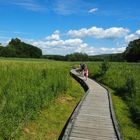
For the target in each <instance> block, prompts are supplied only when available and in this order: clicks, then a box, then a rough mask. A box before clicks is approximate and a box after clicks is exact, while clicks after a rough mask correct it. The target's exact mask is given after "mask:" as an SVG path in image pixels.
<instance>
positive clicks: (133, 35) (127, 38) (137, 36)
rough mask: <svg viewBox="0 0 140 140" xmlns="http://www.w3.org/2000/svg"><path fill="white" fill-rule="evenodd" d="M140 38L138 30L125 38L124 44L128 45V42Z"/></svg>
mask: <svg viewBox="0 0 140 140" xmlns="http://www.w3.org/2000/svg"><path fill="white" fill-rule="evenodd" d="M138 38H140V30H137V31H136V32H135V33H133V34H130V35H127V36H125V42H126V43H127V44H128V43H129V42H130V41H133V40H135V39H138Z"/></svg>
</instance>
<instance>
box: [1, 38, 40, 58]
mask: <svg viewBox="0 0 140 140" xmlns="http://www.w3.org/2000/svg"><path fill="white" fill-rule="evenodd" d="M0 56H3V57H22V58H40V57H42V50H41V49H39V48H37V47H35V46H33V45H30V44H27V43H24V42H22V41H21V40H20V39H18V38H15V39H11V41H10V42H9V43H8V45H7V46H6V47H0Z"/></svg>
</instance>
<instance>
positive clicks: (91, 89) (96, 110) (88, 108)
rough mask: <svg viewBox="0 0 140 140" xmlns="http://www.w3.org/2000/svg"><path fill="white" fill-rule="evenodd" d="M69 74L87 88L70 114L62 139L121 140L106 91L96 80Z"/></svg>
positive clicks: (75, 73) (73, 72)
mask: <svg viewBox="0 0 140 140" xmlns="http://www.w3.org/2000/svg"><path fill="white" fill-rule="evenodd" d="M71 75H72V76H73V77H74V78H75V79H76V80H77V81H79V83H80V84H81V85H82V86H83V87H84V88H85V89H86V90H87V92H86V93H85V95H84V97H83V98H82V100H81V101H80V103H79V105H78V106H77V107H76V109H75V111H74V113H73V114H72V116H71V118H70V120H69V122H68V125H67V126H66V129H65V131H64V134H63V137H62V140H121V136H120V133H119V129H118V126H117V122H116V119H115V116H114V113H113V108H112V104H111V102H110V100H111V99H110V96H109V93H108V91H107V90H106V89H105V88H104V87H102V86H101V85H99V84H98V83H97V82H95V81H93V80H91V79H90V78H88V79H87V80H86V81H85V80H84V78H83V77H80V76H78V74H77V72H76V71H75V70H71Z"/></svg>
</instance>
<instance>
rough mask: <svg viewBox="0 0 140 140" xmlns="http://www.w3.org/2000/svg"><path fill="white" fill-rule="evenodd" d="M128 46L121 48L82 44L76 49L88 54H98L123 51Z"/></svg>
mask: <svg viewBox="0 0 140 140" xmlns="http://www.w3.org/2000/svg"><path fill="white" fill-rule="evenodd" d="M125 49H126V47H119V48H107V47H98V48H95V47H91V46H88V45H87V46H80V47H78V48H77V49H76V52H82V53H87V54H88V55H98V54H112V53H122V52H124V50H125Z"/></svg>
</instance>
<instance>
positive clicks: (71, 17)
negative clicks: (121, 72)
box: [0, 0, 140, 55]
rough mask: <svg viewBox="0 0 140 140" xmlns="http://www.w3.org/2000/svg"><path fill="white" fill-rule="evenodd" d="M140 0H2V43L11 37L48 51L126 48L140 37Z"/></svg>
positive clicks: (97, 51)
mask: <svg viewBox="0 0 140 140" xmlns="http://www.w3.org/2000/svg"><path fill="white" fill-rule="evenodd" d="M139 5H140V1H139V0H135V1H133V0H126V1H123V0H10V1H9V0H0V15H1V20H0V43H2V44H4V45H5V44H6V43H7V42H8V41H9V40H10V39H11V38H16V37H18V38H20V39H21V40H23V41H25V42H27V43H31V44H33V45H36V46H38V47H39V48H41V49H42V50H43V53H44V54H62V55H65V54H68V53H73V52H84V53H87V54H89V55H95V54H105V53H116V52H123V51H124V50H125V47H126V46H127V44H128V43H129V41H131V40H134V39H137V38H139V37H140V16H139V13H140V8H139Z"/></svg>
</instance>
